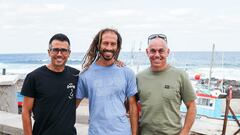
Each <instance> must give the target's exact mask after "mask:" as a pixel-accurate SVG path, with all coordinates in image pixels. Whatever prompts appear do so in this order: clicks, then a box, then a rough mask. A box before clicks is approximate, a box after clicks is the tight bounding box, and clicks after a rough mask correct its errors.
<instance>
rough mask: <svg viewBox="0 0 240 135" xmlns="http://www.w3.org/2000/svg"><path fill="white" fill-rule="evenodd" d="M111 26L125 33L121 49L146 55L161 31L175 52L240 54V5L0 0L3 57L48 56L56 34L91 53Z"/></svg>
mask: <svg viewBox="0 0 240 135" xmlns="http://www.w3.org/2000/svg"><path fill="white" fill-rule="evenodd" d="M106 27H109V28H114V29H117V30H118V31H119V33H120V34H121V35H122V38H123V45H122V51H131V50H133V51H139V50H140V49H141V51H144V50H145V48H146V47H147V38H148V36H149V35H151V34H156V33H161V34H165V35H166V36H167V38H168V46H169V47H170V50H171V51H211V48H212V44H215V46H216V47H215V50H216V51H240V44H239V40H238V39H239V36H240V1H239V0H87V1H86V0H85V1H84V0H24V1H23V0H0V54H6V53H45V52H47V49H48V42H49V39H50V38H51V37H52V36H53V35H54V34H56V33H64V34H66V35H67V36H68V37H69V38H70V41H71V50H72V52H86V51H87V49H88V47H89V45H90V43H91V41H92V39H93V37H94V36H95V34H96V33H97V32H98V31H99V30H101V29H103V28H106Z"/></svg>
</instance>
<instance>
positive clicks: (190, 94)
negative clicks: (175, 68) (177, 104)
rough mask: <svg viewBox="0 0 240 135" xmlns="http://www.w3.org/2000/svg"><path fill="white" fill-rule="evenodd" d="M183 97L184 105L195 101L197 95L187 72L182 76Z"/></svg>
mask: <svg viewBox="0 0 240 135" xmlns="http://www.w3.org/2000/svg"><path fill="white" fill-rule="evenodd" d="M181 95H182V100H183V102H184V103H186V102H189V101H192V100H195V99H196V98H197V97H196V94H195V91H194V89H193V87H192V84H191V82H190V80H189V77H188V75H187V73H186V72H183V74H182V87H181Z"/></svg>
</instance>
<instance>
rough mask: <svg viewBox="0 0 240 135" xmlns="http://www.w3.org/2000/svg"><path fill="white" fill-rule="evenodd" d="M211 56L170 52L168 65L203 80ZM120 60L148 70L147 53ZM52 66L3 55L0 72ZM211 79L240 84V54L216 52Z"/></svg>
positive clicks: (73, 59)
mask: <svg viewBox="0 0 240 135" xmlns="http://www.w3.org/2000/svg"><path fill="white" fill-rule="evenodd" d="M84 55H85V52H73V53H71V55H70V57H69V59H68V62H67V65H70V66H73V67H75V68H77V69H79V70H81V64H82V59H83V57H84ZM211 55H212V52H210V51H208V52H206V51H191V52H189V51H176V52H171V53H170V55H169V57H168V62H169V64H171V65H172V66H175V67H177V68H181V69H183V70H186V71H187V72H188V73H189V76H190V77H192V76H194V75H195V74H201V75H202V77H203V78H207V77H208V75H209V68H210V63H211ZM119 60H121V61H123V62H124V63H125V64H126V65H127V66H129V67H130V68H132V69H133V70H134V72H135V73H138V72H140V71H142V70H144V69H145V68H147V67H149V64H150V63H149V60H148V57H147V55H146V53H145V52H142V51H141V52H140V51H139V52H121V53H120V56H119ZM49 62H50V59H49V56H48V54H47V53H11V54H0V69H3V68H5V69H6V73H7V74H27V73H29V72H31V71H32V70H34V69H36V68H37V67H40V66H42V65H46V64H48V63H49ZM212 71H213V73H212V76H213V77H216V78H226V79H233V80H240V51H232V52H215V53H214V62H213V70H212Z"/></svg>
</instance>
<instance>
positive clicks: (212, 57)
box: [208, 44, 215, 90]
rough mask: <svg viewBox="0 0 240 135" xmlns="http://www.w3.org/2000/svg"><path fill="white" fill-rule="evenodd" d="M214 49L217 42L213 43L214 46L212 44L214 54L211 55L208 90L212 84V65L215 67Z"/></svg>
mask: <svg viewBox="0 0 240 135" xmlns="http://www.w3.org/2000/svg"><path fill="white" fill-rule="evenodd" d="M214 49H215V44H213V46H212V56H211V64H210V72H209V81H208V90H210V86H211V78H212V67H213V62H214Z"/></svg>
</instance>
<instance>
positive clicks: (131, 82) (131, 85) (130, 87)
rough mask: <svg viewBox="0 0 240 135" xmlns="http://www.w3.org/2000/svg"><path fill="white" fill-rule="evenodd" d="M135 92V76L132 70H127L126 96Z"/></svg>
mask: <svg viewBox="0 0 240 135" xmlns="http://www.w3.org/2000/svg"><path fill="white" fill-rule="evenodd" d="M136 93H137V83H136V76H135V74H134V72H133V71H132V70H130V69H129V70H128V73H127V90H126V95H127V97H131V96H134V95H135V94H136Z"/></svg>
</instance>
